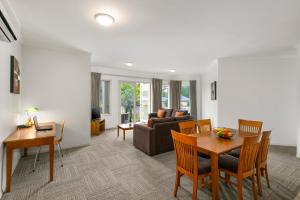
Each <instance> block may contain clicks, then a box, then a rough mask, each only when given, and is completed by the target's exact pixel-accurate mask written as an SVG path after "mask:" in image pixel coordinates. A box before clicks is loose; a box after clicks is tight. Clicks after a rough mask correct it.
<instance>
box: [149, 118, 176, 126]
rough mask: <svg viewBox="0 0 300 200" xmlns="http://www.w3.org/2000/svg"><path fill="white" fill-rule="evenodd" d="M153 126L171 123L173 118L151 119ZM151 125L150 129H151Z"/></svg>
mask: <svg viewBox="0 0 300 200" xmlns="http://www.w3.org/2000/svg"><path fill="white" fill-rule="evenodd" d="M151 120H152V122H153V125H154V124H157V123H165V122H172V121H174V118H172V117H165V118H151ZM153 125H152V127H153Z"/></svg>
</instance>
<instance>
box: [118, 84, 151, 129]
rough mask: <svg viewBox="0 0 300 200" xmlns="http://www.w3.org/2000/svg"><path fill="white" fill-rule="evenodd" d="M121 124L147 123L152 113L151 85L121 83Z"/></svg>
mask: <svg viewBox="0 0 300 200" xmlns="http://www.w3.org/2000/svg"><path fill="white" fill-rule="evenodd" d="M120 97H121V123H129V122H140V121H147V119H148V113H149V112H150V83H140V82H126V81H123V82H121V83H120Z"/></svg>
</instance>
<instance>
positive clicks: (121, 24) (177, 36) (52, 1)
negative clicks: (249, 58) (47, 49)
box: [11, 0, 300, 74]
mask: <svg viewBox="0 0 300 200" xmlns="http://www.w3.org/2000/svg"><path fill="white" fill-rule="evenodd" d="M11 2H12V6H13V8H14V10H15V11H16V14H17V16H18V18H19V19H20V21H21V24H22V27H23V36H24V39H25V40H24V41H25V43H27V44H35V43H38V44H40V45H41V44H43V45H55V44H56V45H65V46H68V47H72V48H76V49H80V50H83V51H87V52H91V54H92V65H93V66H95V65H98V66H105V67H113V68H122V69H131V70H137V71H145V72H159V73H168V69H176V70H177V71H176V73H180V74H182V73H183V74H195V73H201V72H203V70H205V68H206V66H208V64H209V63H211V62H212V61H213V60H215V59H217V58H219V57H227V56H235V55H245V54H252V53H256V52H260V51H268V50H274V49H275V50H276V49H281V48H286V47H289V46H295V45H296V44H298V43H300V1H299V0H243V1H241V0H226V1H220V0H185V1H183V0H48V1H47V0H26V1H24V0H12V1H11ZM98 12H104V13H107V14H110V15H112V16H114V17H115V19H116V21H115V24H113V26H111V27H101V26H99V25H98V24H97V22H96V21H95V20H94V17H93V16H94V14H95V13H98ZM126 62H133V63H134V66H132V67H127V66H125V65H124V63H126Z"/></svg>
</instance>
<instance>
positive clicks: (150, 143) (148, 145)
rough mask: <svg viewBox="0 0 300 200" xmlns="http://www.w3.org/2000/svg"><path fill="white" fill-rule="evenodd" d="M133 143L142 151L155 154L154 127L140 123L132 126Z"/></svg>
mask: <svg viewBox="0 0 300 200" xmlns="http://www.w3.org/2000/svg"><path fill="white" fill-rule="evenodd" d="M133 145H134V146H135V147H136V148H138V149H139V150H141V151H143V152H144V153H146V154H148V155H150V156H152V155H155V133H154V129H153V128H150V127H148V126H145V125H142V124H135V125H134V127H133Z"/></svg>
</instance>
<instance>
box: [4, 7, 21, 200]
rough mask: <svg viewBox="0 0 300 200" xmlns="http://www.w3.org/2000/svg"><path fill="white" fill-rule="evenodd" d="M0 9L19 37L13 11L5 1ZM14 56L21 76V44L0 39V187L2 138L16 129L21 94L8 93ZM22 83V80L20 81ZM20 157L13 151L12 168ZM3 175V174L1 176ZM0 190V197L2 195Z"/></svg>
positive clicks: (17, 152)
mask: <svg viewBox="0 0 300 200" xmlns="http://www.w3.org/2000/svg"><path fill="white" fill-rule="evenodd" d="M0 9H1V11H2V12H3V13H4V15H5V17H6V18H7V20H8V21H9V23H10V25H11V26H12V28H13V30H14V32H15V33H16V34H17V36H18V38H19V36H20V35H19V32H20V25H19V24H18V23H13V22H16V21H17V19H15V18H13V17H14V15H13V12H12V10H11V8H10V7H9V6H8V4H7V2H6V1H1V2H0ZM11 55H13V56H15V57H16V58H17V59H18V61H19V65H20V69H21V76H22V58H21V45H20V42H19V41H18V42H13V43H6V42H2V41H0V143H1V148H0V155H1V158H0V167H1V172H2V173H0V180H2V181H1V183H0V184H1V186H0V188H2V191H3V189H4V188H5V174H6V156H5V150H4V147H3V140H4V139H5V138H6V137H7V136H8V135H9V134H10V133H12V132H13V131H14V130H15V129H16V125H17V121H18V114H19V110H20V99H21V95H16V94H11V93H10V56H11ZM21 84H22V82H21ZM21 92H22V91H21ZM19 158H20V151H19V150H16V151H15V152H14V160H13V170H14V169H15V167H16V165H17V163H18V161H19ZM3 175H4V176H3ZM2 191H0V198H1V196H2Z"/></svg>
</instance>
